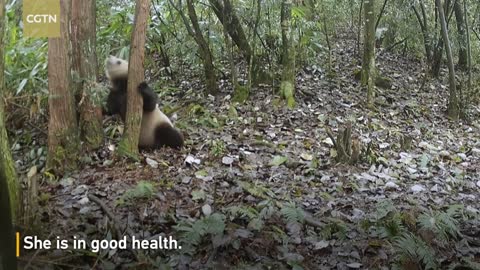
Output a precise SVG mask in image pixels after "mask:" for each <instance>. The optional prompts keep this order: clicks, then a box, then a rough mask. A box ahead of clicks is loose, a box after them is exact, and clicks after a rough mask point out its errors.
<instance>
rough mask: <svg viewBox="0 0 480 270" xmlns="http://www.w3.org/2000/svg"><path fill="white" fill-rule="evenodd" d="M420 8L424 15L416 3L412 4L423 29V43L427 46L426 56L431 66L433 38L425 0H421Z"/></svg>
mask: <svg viewBox="0 0 480 270" xmlns="http://www.w3.org/2000/svg"><path fill="white" fill-rule="evenodd" d="M419 4H420V10H421V12H422V15H420V13H419V12H418V10H417V9H416V8H415V6H414V5H412V9H413V12H414V13H415V16H416V18H417V21H418V24H420V29H421V30H422V36H423V45H424V47H425V57H426V58H427V64H428V66H431V64H432V57H433V56H432V54H433V52H432V39H431V37H430V30H429V27H428V19H427V14H426V12H425V6H424V5H423V2H421V1H420V3H419Z"/></svg>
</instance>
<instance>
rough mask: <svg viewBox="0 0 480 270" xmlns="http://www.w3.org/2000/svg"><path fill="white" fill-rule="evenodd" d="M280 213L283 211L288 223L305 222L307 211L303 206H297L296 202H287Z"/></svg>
mask: <svg viewBox="0 0 480 270" xmlns="http://www.w3.org/2000/svg"><path fill="white" fill-rule="evenodd" d="M280 213H282V215H283V217H284V218H285V220H286V221H287V223H296V222H298V223H303V222H304V220H305V213H304V212H303V210H302V209H301V208H298V207H296V206H295V204H294V203H287V204H285V205H284V207H283V208H282V209H281V210H280Z"/></svg>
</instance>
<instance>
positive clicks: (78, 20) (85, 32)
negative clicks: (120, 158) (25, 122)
mask: <svg viewBox="0 0 480 270" xmlns="http://www.w3.org/2000/svg"><path fill="white" fill-rule="evenodd" d="M95 7H96V4H95V0H73V1H72V35H71V38H72V51H73V57H72V58H73V59H72V68H73V72H74V76H73V78H74V89H75V93H76V95H77V98H76V101H77V104H78V105H79V110H80V119H79V121H80V133H81V135H82V139H83V140H84V141H85V142H86V145H87V147H88V148H89V149H96V148H98V147H100V146H101V145H102V142H103V128H102V108H101V103H100V98H99V97H98V96H97V95H96V93H97V92H98V91H95V88H96V82H97V57H96V55H97V54H96V31H95V26H96V24H95V19H96V15H95V12H96V8H95Z"/></svg>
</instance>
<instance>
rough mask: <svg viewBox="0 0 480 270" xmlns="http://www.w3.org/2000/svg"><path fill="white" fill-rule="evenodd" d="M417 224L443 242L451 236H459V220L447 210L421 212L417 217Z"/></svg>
mask: <svg viewBox="0 0 480 270" xmlns="http://www.w3.org/2000/svg"><path fill="white" fill-rule="evenodd" d="M418 224H419V225H420V228H421V229H423V230H428V231H431V232H433V233H434V234H435V235H436V236H438V237H439V238H440V241H442V243H443V244H445V243H447V242H448V241H449V240H450V239H451V238H454V239H456V238H458V237H459V236H461V232H460V230H459V222H458V221H457V220H456V219H455V218H453V216H452V215H451V214H449V213H448V212H437V213H434V214H432V215H430V214H422V215H420V217H419V218H418Z"/></svg>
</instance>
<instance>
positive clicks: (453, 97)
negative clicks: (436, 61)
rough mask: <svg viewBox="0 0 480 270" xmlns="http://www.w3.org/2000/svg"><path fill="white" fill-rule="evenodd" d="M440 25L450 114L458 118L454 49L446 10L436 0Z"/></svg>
mask: <svg viewBox="0 0 480 270" xmlns="http://www.w3.org/2000/svg"><path fill="white" fill-rule="evenodd" d="M435 3H436V6H437V10H438V16H439V21H440V26H441V28H442V38H443V40H444V43H445V53H446V54H447V65H448V74H449V83H450V93H449V98H448V116H449V117H450V118H451V119H458V117H459V114H460V107H459V98H458V96H457V87H456V83H455V67H454V64H453V57H452V49H451V47H450V40H449V38H448V30H447V22H446V19H445V12H444V11H443V8H442V5H441V4H442V3H441V0H435Z"/></svg>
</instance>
